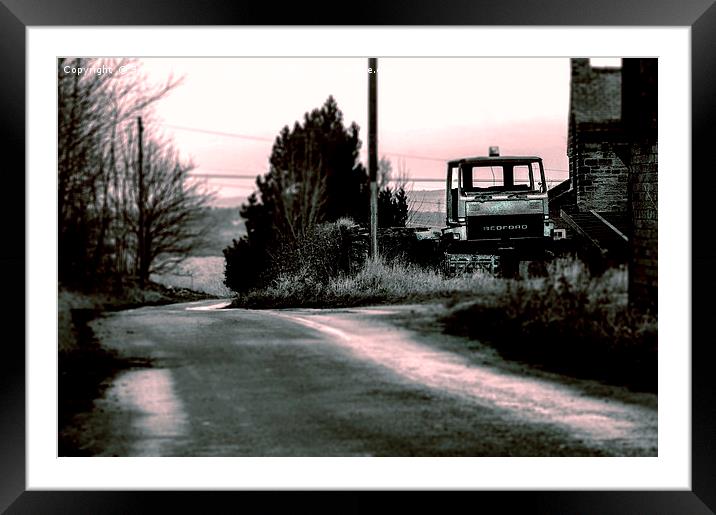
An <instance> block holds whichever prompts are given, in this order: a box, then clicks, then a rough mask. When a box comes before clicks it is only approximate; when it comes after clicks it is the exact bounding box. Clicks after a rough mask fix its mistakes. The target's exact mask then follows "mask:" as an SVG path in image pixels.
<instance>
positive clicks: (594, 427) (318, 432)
mask: <svg viewBox="0 0 716 515" xmlns="http://www.w3.org/2000/svg"><path fill="white" fill-rule="evenodd" d="M216 303H217V301H210V302H199V303H190V304H175V305H171V306H162V307H147V308H141V309H135V310H128V311H123V312H119V313H113V314H109V315H107V316H106V317H103V318H102V319H100V320H98V321H95V322H94V323H93V325H92V327H93V329H94V331H95V334H96V335H97V337H98V338H99V339H100V341H101V343H102V345H104V346H106V347H109V348H113V349H115V350H116V351H118V352H119V353H120V354H121V355H123V356H125V357H133V358H140V359H146V360H148V361H149V362H150V363H151V366H138V367H136V368H132V369H129V370H124V371H122V372H120V373H119V374H118V375H117V376H116V377H115V378H114V379H113V380H112V382H111V383H110V384H109V385H108V386H107V388H106V390H105V391H104V394H103V397H102V398H100V399H97V400H96V401H95V405H94V409H93V410H92V411H91V412H88V413H83V414H80V415H78V416H77V417H76V419H75V421H74V424H73V429H72V430H71V431H72V432H73V433H74V435H73V436H74V438H75V440H76V441H77V443H78V446H79V448H80V449H81V450H82V452H83V453H88V454H91V455H95V456H585V455H587V456H599V455H611V456H614V455H619V456H635V455H637V456H644V455H645V456H655V455H657V426H656V424H657V412H656V397H655V396H644V395H641V396H638V395H631V394H629V393H625V392H623V391H619V392H616V394H615V393H614V392H613V389H611V390H608V392H607V394H604V393H600V394H598V395H597V394H594V391H595V390H594V388H591V389H590V388H587V387H585V385H583V384H581V383H579V382H574V381H571V382H570V381H560V380H559V378H552V377H546V376H544V375H540V374H532V373H526V372H524V370H522V371H521V369H520V367H515V366H514V365H511V364H509V363H501V362H500V359H499V358H498V357H496V356H495V355H494V354H490V353H489V352H482V351H479V350H477V351H476V350H475V349H472V350H469V351H468V350H466V346H465V341H462V340H460V339H457V338H455V337H450V336H445V335H443V334H441V333H440V332H438V331H434V332H432V331H428V332H425V331H416V330H415V324H411V323H410V322H411V320H412V321H414V319H415V318H416V317H419V316H420V313H421V312H422V311H424V310H425V309H428V308H425V307H419V306H416V307H409V306H408V307H389V308H361V309H346V310H329V311H326V310H320V311H319V310H281V311H253V310H226V309H212V305H215V304H216ZM421 310H422V311H421ZM411 327H412V329H411ZM587 386H588V385H587ZM597 390H598V389H597ZM599 391H601V390H599ZM590 392H591V393H590Z"/></svg>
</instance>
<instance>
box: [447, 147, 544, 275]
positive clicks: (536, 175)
mask: <svg viewBox="0 0 716 515" xmlns="http://www.w3.org/2000/svg"><path fill="white" fill-rule="evenodd" d="M446 207H447V210H446V211H447V212H446V227H445V228H444V229H443V230H442V238H443V242H444V243H445V262H446V267H447V269H448V271H451V272H456V271H461V270H473V269H477V268H481V269H487V270H490V271H493V272H494V271H496V270H501V271H502V272H506V271H507V269H508V268H513V267H514V266H517V265H518V264H519V262H520V261H533V260H541V261H543V260H544V259H545V256H546V253H547V252H548V248H549V244H550V242H551V240H552V237H553V231H554V224H553V222H552V221H551V220H550V217H549V206H548V199H547V182H546V180H545V174H544V165H543V164H542V159H541V158H539V157H536V156H500V155H499V151H498V150H497V149H496V148H495V147H491V148H490V155H489V156H480V157H466V158H461V159H455V160H452V161H449V162H448V163H447V183H446Z"/></svg>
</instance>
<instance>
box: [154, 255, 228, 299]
mask: <svg viewBox="0 0 716 515" xmlns="http://www.w3.org/2000/svg"><path fill="white" fill-rule="evenodd" d="M151 279H152V281H155V282H157V283H159V284H163V285H164V286H171V287H174V288H190V289H192V290H194V291H200V292H205V293H209V294H211V295H216V296H217V297H230V296H231V291H230V290H229V289H228V288H227V287H226V286H224V282H223V281H224V258H223V257H219V256H202V257H190V258H187V259H186V261H184V262H183V263H182V264H181V265H179V267H177V269H176V270H175V271H174V272H173V273H167V274H155V275H153V276H152V277H151Z"/></svg>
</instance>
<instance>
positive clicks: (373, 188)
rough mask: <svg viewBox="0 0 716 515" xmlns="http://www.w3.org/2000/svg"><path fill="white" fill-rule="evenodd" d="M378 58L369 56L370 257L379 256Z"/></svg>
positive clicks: (375, 257)
mask: <svg viewBox="0 0 716 515" xmlns="http://www.w3.org/2000/svg"><path fill="white" fill-rule="evenodd" d="M377 96H378V59H376V58H375V57H370V58H368V176H369V178H370V257H371V258H373V259H377V258H378V139H377V132H378V98H377Z"/></svg>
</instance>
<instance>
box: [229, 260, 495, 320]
mask: <svg viewBox="0 0 716 515" xmlns="http://www.w3.org/2000/svg"><path fill="white" fill-rule="evenodd" d="M505 288H506V285H505V283H504V282H503V281H501V280H499V279H497V278H495V277H492V276H490V275H488V274H482V273H475V274H473V275H465V276H460V277H453V278H445V277H443V276H442V275H441V274H439V273H437V272H435V271H433V270H430V269H426V268H422V267H419V266H417V265H414V264H410V263H405V262H402V261H392V262H386V261H385V260H383V259H377V260H372V259H369V260H367V261H366V262H365V263H364V264H363V266H362V267H361V268H360V269H359V270H358V271H357V272H355V273H352V274H351V273H344V274H340V275H338V276H337V277H333V278H327V279H326V280H321V279H320V278H317V277H316V276H315V275H314V274H312V273H310V271H306V272H304V273H298V274H282V275H280V276H279V277H277V278H276V279H275V280H274V281H273V283H272V284H271V285H269V286H268V287H267V288H264V289H260V290H254V291H251V292H249V293H247V294H243V295H239V296H238V297H237V298H236V300H235V301H234V305H235V306H243V307H254V308H257V307H274V308H275V307H345V306H357V305H366V304H381V303H394V302H421V301H425V300H434V299H449V298H451V297H453V296H455V295H459V294H464V295H469V294H472V293H473V292H475V291H485V292H487V291H489V292H490V293H491V294H492V295H498V294H499V293H500V292H503V291H505Z"/></svg>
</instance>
